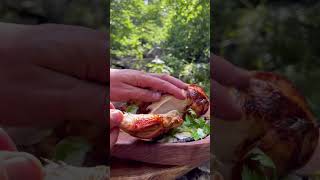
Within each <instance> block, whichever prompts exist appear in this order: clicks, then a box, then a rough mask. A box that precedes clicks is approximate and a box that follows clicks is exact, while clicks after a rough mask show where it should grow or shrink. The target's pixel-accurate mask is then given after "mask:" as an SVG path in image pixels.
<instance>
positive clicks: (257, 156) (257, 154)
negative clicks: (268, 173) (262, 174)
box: [249, 148, 276, 169]
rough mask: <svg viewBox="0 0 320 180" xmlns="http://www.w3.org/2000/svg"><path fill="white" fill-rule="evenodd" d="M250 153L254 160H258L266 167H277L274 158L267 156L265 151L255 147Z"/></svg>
mask: <svg viewBox="0 0 320 180" xmlns="http://www.w3.org/2000/svg"><path fill="white" fill-rule="evenodd" d="M249 153H250V154H252V155H253V156H252V158H251V159H252V160H256V161H258V162H259V163H260V164H261V165H262V166H264V167H269V168H273V169H275V168H276V166H275V164H274V163H273V161H272V159H271V158H269V156H267V155H266V154H265V153H264V152H263V151H261V150H260V149H259V148H254V149H253V150H251V151H250V152H249Z"/></svg>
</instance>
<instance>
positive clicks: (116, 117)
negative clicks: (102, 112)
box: [110, 103, 123, 150]
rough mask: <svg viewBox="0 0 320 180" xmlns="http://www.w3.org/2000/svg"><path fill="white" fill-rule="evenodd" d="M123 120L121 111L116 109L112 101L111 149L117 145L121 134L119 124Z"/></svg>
mask: <svg viewBox="0 0 320 180" xmlns="http://www.w3.org/2000/svg"><path fill="white" fill-rule="evenodd" d="M122 120H123V114H122V112H121V111H119V110H116V109H115V108H114V106H113V104H112V103H110V150H112V147H113V146H114V145H115V143H116V142H117V140H118V136H119V131H120V129H119V126H120V123H121V121H122Z"/></svg>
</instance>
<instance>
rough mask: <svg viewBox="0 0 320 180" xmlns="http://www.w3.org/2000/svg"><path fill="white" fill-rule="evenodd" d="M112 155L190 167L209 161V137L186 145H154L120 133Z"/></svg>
mask: <svg viewBox="0 0 320 180" xmlns="http://www.w3.org/2000/svg"><path fill="white" fill-rule="evenodd" d="M112 155H113V156H114V157H118V158H122V159H129V160H136V161H141V162H146V163H152V164H161V165H176V166H186V165H188V166H189V165H191V166H192V165H195V164H201V163H202V162H205V161H207V160H209V159H210V136H208V137H207V138H205V139H202V140H199V141H193V142H186V143H155V142H146V141H142V140H139V139H137V138H134V137H132V136H130V135H128V134H126V133H124V132H120V135H119V138H118V142H117V144H116V145H115V146H114V147H113V150H112Z"/></svg>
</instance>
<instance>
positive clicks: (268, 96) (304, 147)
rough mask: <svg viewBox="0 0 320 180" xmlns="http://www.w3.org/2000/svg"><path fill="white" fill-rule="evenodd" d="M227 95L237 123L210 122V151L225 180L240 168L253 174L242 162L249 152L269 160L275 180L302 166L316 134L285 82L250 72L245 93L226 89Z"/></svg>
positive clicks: (296, 94)
mask: <svg viewBox="0 0 320 180" xmlns="http://www.w3.org/2000/svg"><path fill="white" fill-rule="evenodd" d="M230 93H231V94H232V95H233V96H234V98H235V99H237V102H238V103H239V104H240V105H241V107H242V113H243V116H242V118H241V119H240V120H239V121H232V122H228V121H224V120H223V119H217V118H215V119H214V120H215V121H214V126H213V131H214V133H215V137H213V138H214V139H213V142H215V146H214V147H215V148H214V151H215V154H216V155H217V157H218V158H219V159H220V161H222V162H223V164H224V165H223V166H221V167H220V168H221V172H223V173H224V175H225V176H226V177H227V178H226V179H240V178H241V171H242V168H243V165H244V164H245V163H247V165H248V164H249V167H250V168H251V169H255V168H256V169H257V167H255V165H256V164H255V163H252V162H250V160H249V159H247V156H246V154H247V153H248V152H249V151H250V150H251V149H253V148H259V149H260V150H262V151H263V152H264V153H265V154H266V155H267V156H269V157H270V158H271V159H272V160H273V162H274V164H275V166H276V169H277V173H278V175H280V176H283V175H286V174H287V173H289V172H291V171H293V170H296V169H298V168H300V167H302V166H303V165H305V164H306V163H307V162H308V160H309V159H310V157H311V156H312V154H313V152H314V149H315V148H316V146H317V142H318V136H319V131H318V128H317V125H316V119H315V117H314V115H313V114H312V112H311V111H310V108H309V107H308V104H307V102H306V100H305V99H304V98H303V96H302V95H301V94H300V93H299V92H298V91H297V89H296V88H295V87H294V86H293V84H292V83H291V82H290V81H288V80H287V79H285V78H284V77H282V76H280V75H277V74H274V73H267V72H252V77H251V80H250V87H249V88H248V89H246V90H244V91H239V90H237V89H233V88H231V89H230ZM261 173H263V174H265V175H268V173H269V172H261ZM230 175H232V176H230Z"/></svg>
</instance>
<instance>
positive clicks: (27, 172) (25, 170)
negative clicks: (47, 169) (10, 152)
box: [3, 153, 44, 180]
mask: <svg viewBox="0 0 320 180" xmlns="http://www.w3.org/2000/svg"><path fill="white" fill-rule="evenodd" d="M15 154H17V156H12V157H11V158H9V159H7V160H5V161H4V162H3V166H4V167H5V172H4V173H5V177H7V178H8V180H20V179H34V180H42V179H43V177H44V172H43V171H42V166H41V163H40V161H39V160H38V159H36V158H35V157H33V156H32V155H29V154H27V153H15ZM17 172H18V173H17Z"/></svg>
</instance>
